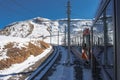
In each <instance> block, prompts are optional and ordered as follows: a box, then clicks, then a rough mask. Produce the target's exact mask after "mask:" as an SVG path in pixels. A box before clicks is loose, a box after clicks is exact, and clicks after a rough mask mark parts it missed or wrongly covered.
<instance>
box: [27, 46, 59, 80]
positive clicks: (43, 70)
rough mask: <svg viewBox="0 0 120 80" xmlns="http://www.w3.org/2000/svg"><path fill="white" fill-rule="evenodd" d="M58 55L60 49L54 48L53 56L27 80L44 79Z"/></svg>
mask: <svg viewBox="0 0 120 80" xmlns="http://www.w3.org/2000/svg"><path fill="white" fill-rule="evenodd" d="M58 55H59V50H58V47H54V52H53V54H52V55H50V56H49V58H48V59H47V60H46V61H45V62H44V63H42V64H41V66H40V67H38V68H37V69H36V71H35V72H33V73H32V74H31V75H30V77H29V78H28V79H27V80H41V79H42V77H43V76H44V75H45V74H46V72H47V71H48V70H49V69H50V68H51V66H52V65H53V63H54V62H55V60H56V59H57V57H58Z"/></svg>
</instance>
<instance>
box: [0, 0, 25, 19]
mask: <svg viewBox="0 0 120 80" xmlns="http://www.w3.org/2000/svg"><path fill="white" fill-rule="evenodd" d="M4 2H5V1H2V2H0V7H1V8H4V9H6V10H7V11H8V12H9V13H13V14H15V15H19V16H21V17H23V18H24V17H25V16H24V14H23V13H21V12H18V11H17V10H15V9H14V8H12V7H10V6H8V5H7V4H5V3H6V2H5V3H4ZM6 5H7V6H6Z"/></svg>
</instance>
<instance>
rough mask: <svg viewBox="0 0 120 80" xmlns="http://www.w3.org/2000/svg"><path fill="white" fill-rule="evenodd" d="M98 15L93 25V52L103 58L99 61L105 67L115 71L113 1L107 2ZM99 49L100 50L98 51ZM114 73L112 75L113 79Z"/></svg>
mask: <svg viewBox="0 0 120 80" xmlns="http://www.w3.org/2000/svg"><path fill="white" fill-rule="evenodd" d="M100 13H101V14H100V15H99V16H97V19H96V21H95V23H94V25H93V39H92V40H93V45H96V46H93V54H94V55H95V56H96V57H97V58H101V59H100V61H99V63H100V64H101V65H104V66H105V67H109V68H110V71H113V62H114V61H113V60H114V57H113V56H114V48H113V47H114V43H113V40H114V36H113V28H114V26H113V5H112V1H110V2H109V3H108V4H106V7H104V8H103V10H101V12H100ZM96 51H98V52H96ZM113 73H114V72H112V73H111V74H110V77H111V78H112V80H113Z"/></svg>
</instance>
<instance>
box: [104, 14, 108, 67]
mask: <svg viewBox="0 0 120 80" xmlns="http://www.w3.org/2000/svg"><path fill="white" fill-rule="evenodd" d="M106 18H107V17H106V12H104V13H103V23H104V65H105V66H106V65H107V62H108V58H107V42H108V36H107V34H108V32H107V23H106Z"/></svg>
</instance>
